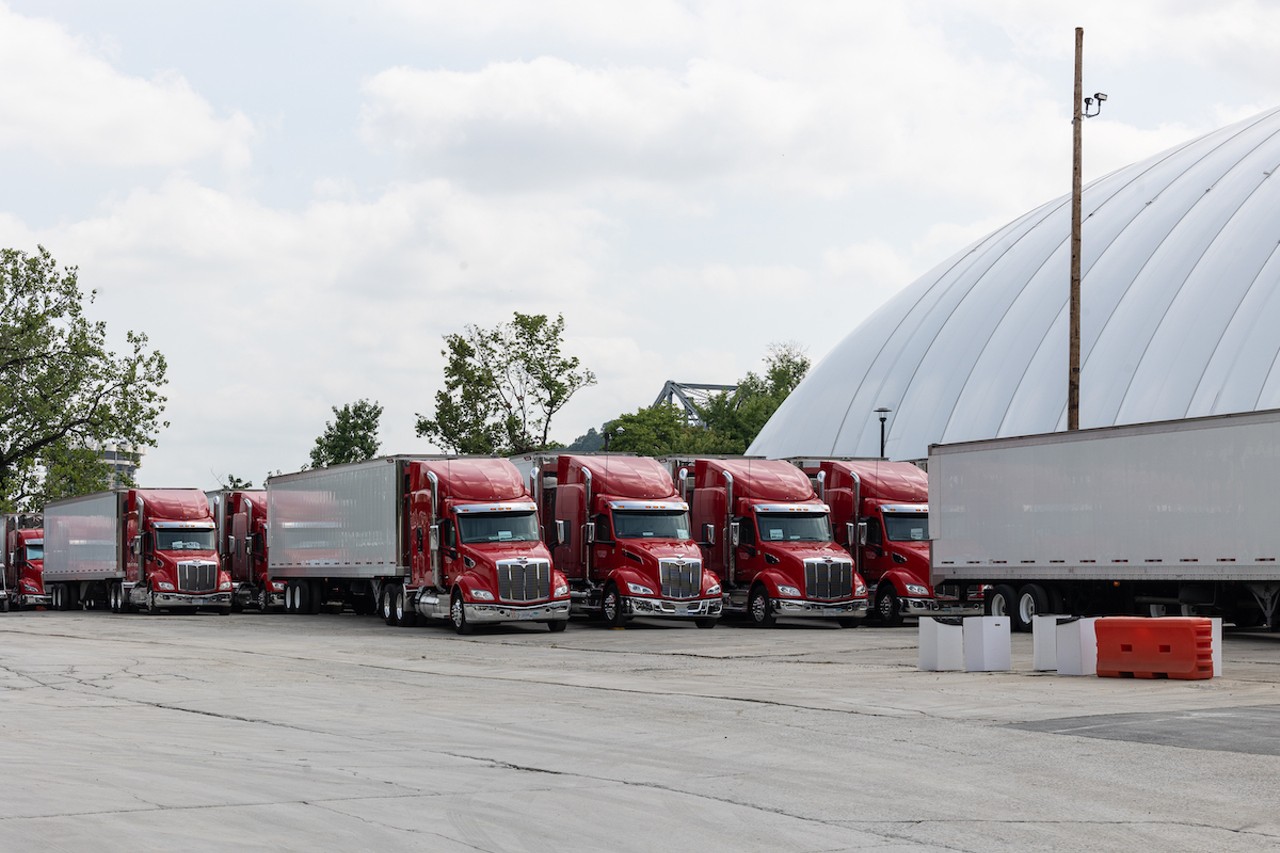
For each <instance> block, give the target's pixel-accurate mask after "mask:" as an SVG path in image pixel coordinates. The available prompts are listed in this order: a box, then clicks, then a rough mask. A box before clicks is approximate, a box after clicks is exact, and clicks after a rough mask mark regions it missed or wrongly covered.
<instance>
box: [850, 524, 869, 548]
mask: <svg viewBox="0 0 1280 853" xmlns="http://www.w3.org/2000/svg"><path fill="white" fill-rule="evenodd" d="M849 523H850V524H853V522H852V521H851V522H849ZM858 544H859V545H866V544H867V523H866V522H865V521H859V522H858Z"/></svg>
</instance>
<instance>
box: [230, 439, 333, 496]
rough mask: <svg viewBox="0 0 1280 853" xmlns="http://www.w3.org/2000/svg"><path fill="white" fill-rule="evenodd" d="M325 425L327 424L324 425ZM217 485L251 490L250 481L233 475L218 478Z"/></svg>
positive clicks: (235, 489) (236, 489) (233, 489)
mask: <svg viewBox="0 0 1280 853" xmlns="http://www.w3.org/2000/svg"><path fill="white" fill-rule="evenodd" d="M326 425H327V424H326ZM218 485H219V486H221V487H222V488H224V489H227V490H229V491H233V492H234V491H242V490H245V489H252V488H253V481H252V480H241V479H240V478H239V477H237V476H236V475H235V474H228V475H226V476H225V477H219V478H218Z"/></svg>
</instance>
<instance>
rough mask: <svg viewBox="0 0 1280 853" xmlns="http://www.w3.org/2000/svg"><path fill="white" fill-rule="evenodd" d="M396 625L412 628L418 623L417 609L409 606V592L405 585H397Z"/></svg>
mask: <svg viewBox="0 0 1280 853" xmlns="http://www.w3.org/2000/svg"><path fill="white" fill-rule="evenodd" d="M395 608H396V627H398V628H412V627H413V626H414V625H417V624H418V614H417V611H415V610H413V609H412V608H411V607H409V594H408V593H406V592H405V591H404V587H396V601H395Z"/></svg>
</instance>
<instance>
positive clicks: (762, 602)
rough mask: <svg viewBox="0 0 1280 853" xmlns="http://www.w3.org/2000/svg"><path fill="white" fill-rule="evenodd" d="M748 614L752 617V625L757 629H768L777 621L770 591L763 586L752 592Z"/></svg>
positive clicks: (748, 601)
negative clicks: (770, 598)
mask: <svg viewBox="0 0 1280 853" xmlns="http://www.w3.org/2000/svg"><path fill="white" fill-rule="evenodd" d="M747 613H748V614H749V615H750V616H751V624H753V625H755V626H756V627H757V628H768V627H769V626H771V625H773V623H774V622H775V621H777V619H776V617H775V616H774V615H773V602H772V601H770V600H769V591H768V590H767V589H765V588H764V587H763V586H757V587H756V588H755V589H753V590H751V596H750V597H749V598H748V599H747Z"/></svg>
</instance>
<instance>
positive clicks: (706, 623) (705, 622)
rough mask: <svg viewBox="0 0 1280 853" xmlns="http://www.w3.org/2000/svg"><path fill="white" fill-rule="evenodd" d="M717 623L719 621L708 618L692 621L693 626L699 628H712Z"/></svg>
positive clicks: (703, 617) (702, 617)
mask: <svg viewBox="0 0 1280 853" xmlns="http://www.w3.org/2000/svg"><path fill="white" fill-rule="evenodd" d="M719 621H720V620H719V619H713V618H711V617H710V616H700V617H699V618H697V619H694V620H693V624H695V625H697V626H698V627H699V628H714V627H715V626H716V623H717V622H719Z"/></svg>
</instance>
